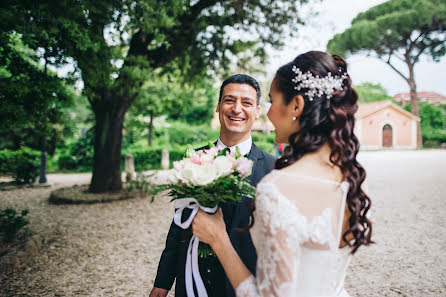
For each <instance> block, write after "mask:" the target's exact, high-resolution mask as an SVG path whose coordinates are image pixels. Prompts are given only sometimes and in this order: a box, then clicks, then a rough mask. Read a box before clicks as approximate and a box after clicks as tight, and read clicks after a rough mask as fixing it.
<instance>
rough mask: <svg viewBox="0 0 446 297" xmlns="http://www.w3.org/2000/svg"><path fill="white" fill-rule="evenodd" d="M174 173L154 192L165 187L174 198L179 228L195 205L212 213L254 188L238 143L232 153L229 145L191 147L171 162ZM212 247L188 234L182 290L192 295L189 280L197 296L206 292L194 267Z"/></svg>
mask: <svg viewBox="0 0 446 297" xmlns="http://www.w3.org/2000/svg"><path fill="white" fill-rule="evenodd" d="M173 165H174V174H173V175H172V176H171V179H170V182H169V184H167V185H160V186H157V188H156V190H155V191H154V194H156V193H158V192H159V191H162V190H166V189H169V190H170V192H169V196H170V197H172V200H171V201H174V202H175V215H174V222H175V224H176V225H178V226H179V227H181V228H183V229H187V228H189V226H190V225H191V223H192V220H193V218H194V216H195V214H196V213H197V211H198V209H202V210H204V211H206V212H208V213H215V212H216V211H217V208H218V204H219V203H222V202H229V201H233V202H240V201H242V199H243V197H247V198H251V199H254V197H255V188H254V187H253V186H251V184H250V183H249V180H248V176H249V175H251V171H252V166H253V161H251V160H249V159H248V158H246V157H244V156H242V155H241V153H240V151H239V149H238V147H237V149H236V152H235V153H231V152H230V151H229V149H227V148H226V149H223V150H218V149H217V148H216V147H215V146H214V147H211V148H210V149H208V150H203V151H195V150H193V149H192V148H191V147H190V148H188V150H187V151H186V156H185V158H184V159H183V160H181V161H179V162H174V164H173ZM186 208H189V209H191V210H192V212H191V214H190V216H189V217H188V218H187V219H186V220H185V221H184V222H182V214H183V210H184V209H186ZM212 254H213V251H212V249H211V248H210V246H208V245H207V244H204V243H200V248H199V240H198V238H196V237H195V236H192V238H191V241H190V243H189V248H188V251H187V258H186V271H185V278H186V291H187V295H188V296H194V290H193V284H192V282H194V283H195V287H196V289H197V292H198V296H200V297H202V296H207V293H206V290H205V287H204V284H203V281H202V280H201V276H200V273H199V270H198V255H199V256H200V257H206V256H208V255H212Z"/></svg>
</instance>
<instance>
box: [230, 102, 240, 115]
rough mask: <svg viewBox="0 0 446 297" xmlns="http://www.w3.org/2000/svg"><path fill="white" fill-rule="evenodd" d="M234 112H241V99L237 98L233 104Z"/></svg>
mask: <svg viewBox="0 0 446 297" xmlns="http://www.w3.org/2000/svg"><path fill="white" fill-rule="evenodd" d="M232 112H233V113H241V112H242V102H241V100H236V101H235V102H234V104H233V105H232Z"/></svg>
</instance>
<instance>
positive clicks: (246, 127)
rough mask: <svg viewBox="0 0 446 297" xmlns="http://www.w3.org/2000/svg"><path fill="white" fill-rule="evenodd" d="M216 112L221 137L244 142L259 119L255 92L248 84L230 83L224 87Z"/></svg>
mask: <svg viewBox="0 0 446 297" xmlns="http://www.w3.org/2000/svg"><path fill="white" fill-rule="evenodd" d="M216 111H217V112H218V113H219V120H220V125H221V136H222V137H223V138H225V139H227V140H229V139H233V138H234V140H235V139H238V140H241V139H243V140H245V139H247V138H248V137H249V135H250V133H251V129H252V126H253V125H254V121H255V120H256V119H257V118H258V117H259V112H260V109H259V107H258V105H257V92H256V90H255V89H254V88H253V87H252V86H250V85H249V84H243V83H241V84H240V83H230V84H228V85H226V86H225V87H224V89H223V92H222V96H221V99H220V102H219V103H218V106H217V110H216ZM230 142H232V141H230Z"/></svg>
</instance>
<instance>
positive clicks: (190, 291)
mask: <svg viewBox="0 0 446 297" xmlns="http://www.w3.org/2000/svg"><path fill="white" fill-rule="evenodd" d="M194 238H195V237H194V236H192V238H191V240H190V242H189V247H188V248H187V257H186V270H185V272H184V278H185V282H186V293H187V297H195V293H194V284H193V283H192V267H191V266H192V257H191V254H192V241H193V240H194Z"/></svg>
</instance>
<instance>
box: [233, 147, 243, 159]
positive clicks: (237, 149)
mask: <svg viewBox="0 0 446 297" xmlns="http://www.w3.org/2000/svg"><path fill="white" fill-rule="evenodd" d="M234 157H235V158H236V159H238V158H240V157H242V153H241V152H240V148H239V147H238V146H236V147H235V156H234Z"/></svg>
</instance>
